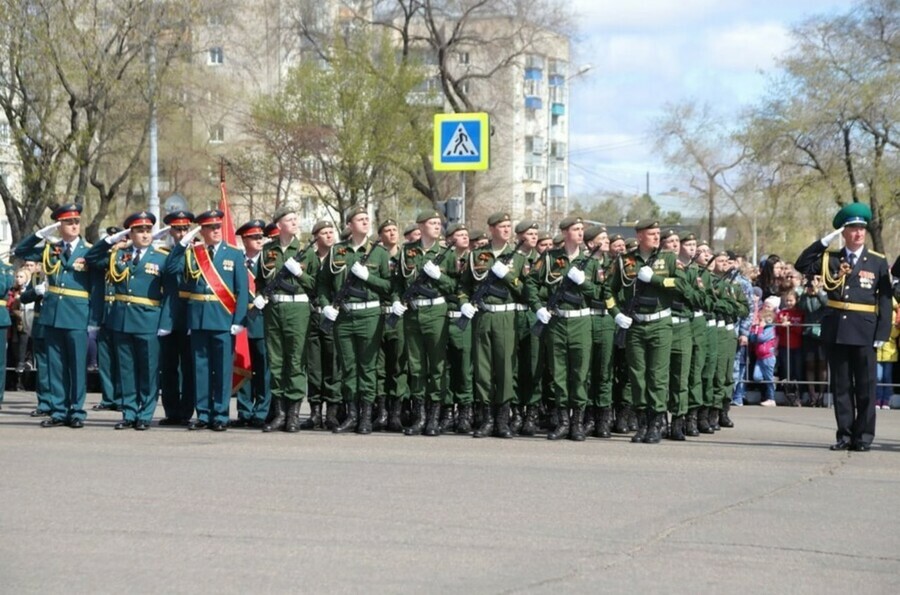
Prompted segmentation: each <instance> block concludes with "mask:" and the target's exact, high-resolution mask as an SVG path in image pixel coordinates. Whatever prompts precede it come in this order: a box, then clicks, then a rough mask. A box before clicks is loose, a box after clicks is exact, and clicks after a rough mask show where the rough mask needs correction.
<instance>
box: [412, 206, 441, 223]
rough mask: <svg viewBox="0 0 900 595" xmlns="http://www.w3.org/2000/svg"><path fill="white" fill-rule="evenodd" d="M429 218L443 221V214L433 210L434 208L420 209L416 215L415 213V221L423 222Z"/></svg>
mask: <svg viewBox="0 0 900 595" xmlns="http://www.w3.org/2000/svg"><path fill="white" fill-rule="evenodd" d="M430 219H440V220H442V221H443V219H444V218H443V216H442V215H441V214H440V213H439V212H437V211H435V210H434V209H432V210H430V211H421V212H420V213H419V214H418V215H416V223H425V222H426V221H428V220H430Z"/></svg>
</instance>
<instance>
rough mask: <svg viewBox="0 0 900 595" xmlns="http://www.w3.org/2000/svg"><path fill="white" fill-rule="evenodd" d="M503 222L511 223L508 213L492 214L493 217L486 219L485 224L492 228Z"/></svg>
mask: <svg viewBox="0 0 900 595" xmlns="http://www.w3.org/2000/svg"><path fill="white" fill-rule="evenodd" d="M504 221H512V219H511V218H510V216H509V213H502V212H497V213H494V214H493V215H491V216H490V217H488V220H487V224H488V225H491V226H494V225H497V224H499V223H503V222H504Z"/></svg>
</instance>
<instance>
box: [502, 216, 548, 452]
mask: <svg viewBox="0 0 900 595" xmlns="http://www.w3.org/2000/svg"><path fill="white" fill-rule="evenodd" d="M515 232H516V243H522V246H521V248H519V253H520V254H522V256H523V257H524V258H525V270H524V274H525V276H526V277H527V276H528V273H530V272H531V267H532V266H534V263H535V262H536V261H537V258H538V252H537V243H538V235H539V234H538V224H537V223H536V222H534V221H531V220H530V219H526V220H524V221H520V222H519V223H518V224H517V225H516V227H515ZM523 297H524V296H523ZM535 320H536V319H535V317H534V312H532V311H531V309H530V308H529V307H528V304H527V303H525V302H524V301H523V302H522V303H519V304H517V309H516V368H515V371H514V376H513V378H514V380H515V383H516V402H515V404H514V405H513V408H512V418H511V419H510V424H509V425H510V429H511V430H512V432H513V434H518V433H519V432H520V431H521V429H522V426H523V423H524V421H525V417H526V411H527V410H528V408H529V407H533V408H534V413H533V414H532V416H533V419H532V420H531V423H530V424H529V427H528V428H527V429H526V435H530V436H533V435H534V431H532V428H535V429H536V425H537V414H538V411H537V405H538V404H539V403H540V400H541V383H540V377H539V376H536V374H538V373H539V370H540V369H541V364H542V362H541V359H540V358H541V355H542V354H541V339H540V338H539V337H536V336H534V335H533V334H532V333H531V327H532V326H534V322H535Z"/></svg>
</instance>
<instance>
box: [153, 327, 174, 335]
mask: <svg viewBox="0 0 900 595" xmlns="http://www.w3.org/2000/svg"><path fill="white" fill-rule="evenodd" d="M171 334H172V331H167V330H166V329H164V328H161V329H159V330H158V331H156V336H157V337H168V336H169V335H171Z"/></svg>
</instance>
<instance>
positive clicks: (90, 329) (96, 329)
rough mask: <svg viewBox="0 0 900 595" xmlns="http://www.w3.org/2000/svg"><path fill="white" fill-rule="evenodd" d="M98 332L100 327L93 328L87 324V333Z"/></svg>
mask: <svg viewBox="0 0 900 595" xmlns="http://www.w3.org/2000/svg"><path fill="white" fill-rule="evenodd" d="M99 330H100V327H99V326H94V325H92V324H89V325H88V332H89V333H96V332H97V331H99Z"/></svg>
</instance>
